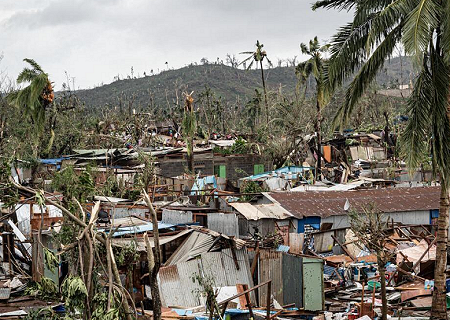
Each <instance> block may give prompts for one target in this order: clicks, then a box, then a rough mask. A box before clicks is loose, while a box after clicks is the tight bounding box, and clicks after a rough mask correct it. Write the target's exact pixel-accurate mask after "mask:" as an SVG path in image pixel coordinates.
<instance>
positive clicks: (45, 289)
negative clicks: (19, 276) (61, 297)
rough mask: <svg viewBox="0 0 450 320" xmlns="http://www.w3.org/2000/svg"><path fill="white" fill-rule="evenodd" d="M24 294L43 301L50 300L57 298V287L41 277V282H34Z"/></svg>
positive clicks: (48, 279) (50, 280)
mask: <svg viewBox="0 0 450 320" xmlns="http://www.w3.org/2000/svg"><path fill="white" fill-rule="evenodd" d="M25 294H27V295H30V296H34V297H37V298H40V299H43V300H52V299H56V298H57V296H58V287H57V286H56V283H55V282H53V280H52V279H50V278H47V277H41V281H39V282H34V283H32V284H31V285H29V286H28V287H27V288H26V289H25Z"/></svg>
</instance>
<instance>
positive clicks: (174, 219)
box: [161, 209, 194, 224]
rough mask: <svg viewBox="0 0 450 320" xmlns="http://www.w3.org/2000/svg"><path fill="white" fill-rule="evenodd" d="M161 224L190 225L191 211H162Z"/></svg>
mask: <svg viewBox="0 0 450 320" xmlns="http://www.w3.org/2000/svg"><path fill="white" fill-rule="evenodd" d="M161 221H162V222H165V223H173V224H188V223H192V222H193V221H194V220H193V215H192V211H178V210H170V209H164V210H163V212H162V220H161Z"/></svg>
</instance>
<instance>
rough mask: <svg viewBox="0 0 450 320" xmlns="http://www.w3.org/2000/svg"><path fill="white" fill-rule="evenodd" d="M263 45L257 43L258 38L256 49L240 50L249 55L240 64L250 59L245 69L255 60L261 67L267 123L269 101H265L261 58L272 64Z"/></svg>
mask: <svg viewBox="0 0 450 320" xmlns="http://www.w3.org/2000/svg"><path fill="white" fill-rule="evenodd" d="M263 47H264V45H263V44H262V43H259V41H258V40H256V50H255V51H246V52H241V54H249V55H250V56H249V57H247V58H246V59H245V60H244V61H242V62H241V63H240V64H244V65H246V63H247V61H251V62H250V64H249V65H248V67H247V70H250V69H251V68H252V66H253V63H254V62H256V64H258V63H259V66H260V69H261V80H262V86H263V91H264V104H265V107H266V124H268V123H269V102H268V101H267V88H266V79H265V78H264V68H263V60H264V59H266V61H267V63H269V66H271V65H272V62H271V61H270V60H269V58H268V57H267V52H266V51H265V50H263Z"/></svg>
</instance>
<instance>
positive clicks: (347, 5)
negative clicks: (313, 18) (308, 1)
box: [312, 0, 356, 10]
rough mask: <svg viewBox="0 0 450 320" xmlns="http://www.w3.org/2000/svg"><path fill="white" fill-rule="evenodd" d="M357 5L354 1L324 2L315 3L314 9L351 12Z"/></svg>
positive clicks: (324, 0) (328, 0) (327, 0)
mask: <svg viewBox="0 0 450 320" xmlns="http://www.w3.org/2000/svg"><path fill="white" fill-rule="evenodd" d="M355 5H356V1H352V0H322V1H317V2H316V3H314V4H313V6H312V9H313V10H317V9H319V8H324V9H337V10H350V9H352V8H353V7H354V6H355Z"/></svg>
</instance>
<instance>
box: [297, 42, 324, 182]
mask: <svg viewBox="0 0 450 320" xmlns="http://www.w3.org/2000/svg"><path fill="white" fill-rule="evenodd" d="M329 47H330V46H329V45H323V46H321V45H320V43H319V40H317V37H315V38H314V39H313V40H310V41H309V44H308V45H306V44H304V43H302V44H300V49H301V51H302V53H303V54H305V55H308V56H310V58H309V59H308V60H306V61H304V62H301V63H299V64H298V65H297V66H296V68H295V74H296V75H297V77H298V79H299V81H300V83H302V84H303V85H305V83H306V81H307V80H308V78H309V77H310V76H311V75H312V76H313V77H314V80H315V82H316V114H317V118H316V121H315V124H314V129H315V131H316V142H317V144H316V149H317V150H316V153H317V162H316V179H318V180H321V178H320V177H321V168H322V150H321V147H322V134H321V131H322V128H321V124H322V109H323V108H324V107H325V106H326V105H327V104H328V102H329V101H330V90H328V89H329V87H328V86H326V85H325V72H324V70H325V67H326V63H327V61H326V60H325V59H324V58H323V54H324V53H326V52H327V51H328V48H329ZM305 93H306V86H305Z"/></svg>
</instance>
